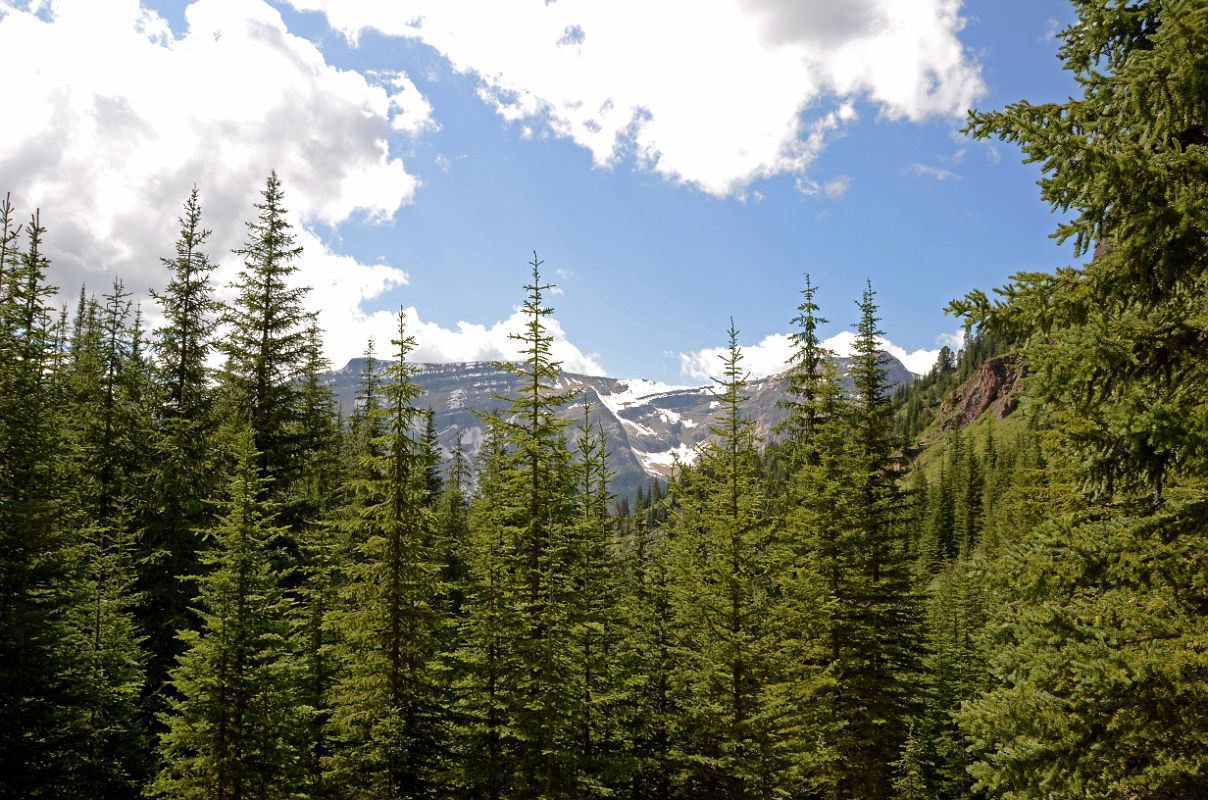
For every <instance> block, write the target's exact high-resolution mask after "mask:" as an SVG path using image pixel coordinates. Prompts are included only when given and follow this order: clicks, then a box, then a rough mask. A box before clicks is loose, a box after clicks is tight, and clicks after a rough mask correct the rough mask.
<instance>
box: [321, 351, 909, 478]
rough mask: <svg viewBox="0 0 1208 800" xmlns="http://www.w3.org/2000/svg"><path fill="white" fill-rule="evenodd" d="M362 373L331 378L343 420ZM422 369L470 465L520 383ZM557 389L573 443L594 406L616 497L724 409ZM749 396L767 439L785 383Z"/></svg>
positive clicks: (686, 454) (696, 439)
mask: <svg viewBox="0 0 1208 800" xmlns="http://www.w3.org/2000/svg"><path fill="white" fill-rule="evenodd" d="M845 367H846V364H845V363H844V360H843V359H840V362H839V369H840V374H845V372H846V370H845ZM364 369H365V359H363V358H354V359H353V360H351V361H349V362H348V364H347V365H346V366H345V367H344V368H343V369H339V370H335V371H333V372H330V373H328V374H327V376H326V378H327V382H328V384H329V385H330V386H331V388H332V390H333V391H334V392H335V394H336V397H337V399H338V400H339V404H340V410H341V411H342V412H343V413H344V414H345V415H348V414H350V413H351V412H352V410H353V404H354V401H355V397H356V393H357V385H358V383H359V381H360V378H361V375H362V373H363V372H364ZM417 370H418V371H417V374H416V376H415V380H416V383H418V384H419V385H420V387H421V388H423V390H424V393H425V397H424V398H423V400H422V401H421V404H422V405H427V406H430V407H431V408H432V410H433V412H434V422H435V425H436V430H437V434H438V437H439V440H440V444H441V448H442V449H443V450H444V454H445V456H446V458H450V457H451V456H452V453H453V448H454V447H455V446H456V442H457V438H458V436H460V437H461V439H462V447H463V449H464V451H465V453H466V456H467V457H468V458H469V459H470V462H471V464H473V462H474V460H475V458H476V457H477V455H478V452H479V450H480V448H481V447H482V441H483V436H484V433H485V430H484V425H483V423H482V420H481V419H480V418H479V416H478V414H479V413H484V412H491V411H498V410H502V409H504V408H506V407H507V406H508V400H507V399H506V398H508V397H510V396H512V395H513V394H515V393H517V392H519V391H520V390H521V388H522V387H521V380H520V378H518V377H517V376H515V375H512V374H510V373H507V372H504V371H502V370H499V369H496V368H495V367H494V366H493V365H492V364H490V363H486V362H470V363H457V364H420V365H417ZM885 371H886V379H887V381H888V382H889V383H890V385H891V386H897V385H899V384H901V383H907V382H909V381H911V380H913V376H912V375H911V374H910V373H909V372H908V371H907V370H906V368H905V367H904V366H902V364H901V363H900V362H898V361H897V360H896V359H893V358H892V357H890V356H886V362H885ZM558 390H559V391H575V392H578V397H577V399H576V400H574V401H573V402H572V403H571V404H568V405H567V407H566V408H565V409H564V410H563V413H562V414H561V415H560V416H561V417H562V418H563V419H565V420H567V421H568V422H569V423H570V425H569V426H568V428H567V430H568V434H569V435H570V436H571V438H572V440H573V439H574V438H575V437H576V436H577V434H576V433H575V426H577V425H578V424H580V423H581V422H582V420H583V404H584V403H587V404H588V405H589V409H590V414H591V421H592V424H593V426H594V425H595V424H597V423H598V424H600V425H601V426H602V427H603V429H604V434H605V436H606V437H607V440H608V446H609V466H610V468H611V470H612V473H613V481H612V491H613V493H614V494H616V495H617V496H618V497H629V496H631V495H632V494H633V493H634V492H635V491H636V490H637V487H638V486H640V485H642V484H644V483H647V482H649V481H650V479H651V478H654V477H665V476H667V475H668V474H669V473H670V472H671V468H672V465H673V464H674V463H675V462H676V461H677V460H678V461H679V462H681V463H689V464H690V463H692V461H693V460H694V459H695V458H696V456H697V453H698V450H697V448H698V447H699V446H700V445H701V444H703V443H704V442H705V441H706V439H708V437H709V435H710V428H711V427H712V426H713V425H715V424H716V422H717V418H718V415H719V414H720V413H721V404H720V403H718V401H717V399H716V398H715V397H714V395H713V393H712V391H711V387H708V386H697V387H673V386H666V385H663V384H658V383H654V382H652V381H645V380H625V379H620V378H608V377H602V376H594V375H576V374H573V373H565V374H563V375H562V376H561V378H559V381H558ZM746 394H747V396H748V397H749V398H750V399H749V400H748V402H747V403H746V404H745V406H744V409H745V413H746V415H747V417H748V418H750V419H753V420H754V421H755V429H756V431H757V432H758V434H759V435H761V436H763V437H768V436H770V435H771V433H772V431H773V428H774V427H775V425H776V423H778V422H779V421H780V420H782V419H783V418H784V412H783V410H781V409H780V408H778V407H777V401H779V400H781V399H783V398H784V397H785V382H784V379H783V377H782V376H775V377H772V378H765V379H762V380H756V381H751V383H750V384H749V385H748V387H747V390H746ZM476 412H477V413H476Z"/></svg>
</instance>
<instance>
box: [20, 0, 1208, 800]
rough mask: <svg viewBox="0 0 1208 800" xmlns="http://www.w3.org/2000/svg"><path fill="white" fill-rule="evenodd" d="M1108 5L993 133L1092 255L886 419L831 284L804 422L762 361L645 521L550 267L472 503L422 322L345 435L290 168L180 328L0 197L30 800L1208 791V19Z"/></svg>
mask: <svg viewBox="0 0 1208 800" xmlns="http://www.w3.org/2000/svg"><path fill="white" fill-rule="evenodd" d="M1076 8H1077V11H1078V21H1077V22H1076V23H1075V24H1074V25H1073V26H1072V27H1071V28H1070V29H1069V30H1067V31H1066V32H1065V33H1064V34H1063V37H1064V39H1063V41H1064V45H1063V50H1062V56H1063V58H1064V60H1065V63H1066V65H1067V67H1069V68H1070V69H1071V70H1072V71H1073V72H1074V74H1075V75H1076V77H1077V78H1078V80H1079V82H1080V85H1081V87H1082V92H1081V94H1080V96H1079V97H1077V98H1073V99H1070V100H1069V101H1068V102H1066V103H1063V104H1045V105H1032V104H1029V103H1027V102H1020V103H1018V104H1015V105H1012V106H1010V107H1009V108H1007V109H1006V110H1004V111H1000V112H989V113H977V114H974V115H973V116H972V117H971V121H970V129H971V131H972V132H973V133H974V134H975V135H978V136H998V137H1001V138H1003V139H1006V140H1009V141H1013V142H1017V143H1018V144H1019V145H1020V146H1021V147H1022V149H1023V151H1024V153H1025V155H1026V156H1027V157H1028V158H1029V159H1031V160H1034V161H1036V162H1038V163H1040V164H1041V166H1042V168H1043V170H1044V178H1043V180H1042V182H1041V192H1042V196H1043V197H1044V199H1046V200H1047V201H1049V202H1051V203H1052V204H1054V206H1056V207H1057V208H1059V209H1061V210H1063V211H1065V212H1067V220H1068V221H1067V222H1065V223H1063V224H1062V226H1061V228H1060V230H1059V231H1058V233H1059V235H1060V236H1062V237H1065V238H1069V239H1072V241H1073V243H1074V246H1075V252H1076V253H1079V254H1081V253H1083V252H1086V251H1087V250H1088V249H1089V248H1091V247H1092V246H1097V256H1096V257H1095V258H1094V259H1093V260H1092V261H1090V262H1089V263H1088V264H1087V265H1086V266H1084V267H1080V268H1069V269H1064V270H1061V271H1059V272H1057V273H1056V274H1053V275H1049V274H1039V273H1035V274H1033V273H1025V274H1021V275H1018V276H1015V277H1014V278H1013V279H1012V282H1011V283H1010V284H1009V285H1007V286H1005V287H1003V288H1002V289H1000V290H998V291H997V293H996V295H995V296H994V297H993V298H991V297H990V296H989V295H987V294H985V293H982V292H974V293H972V294H970V295H969V296H968V297H966V298H964V299H962V300H958V301H954V302H953V303H952V305H951V310H952V311H954V312H955V313H957V314H959V315H961V316H962V317H963V319H964V320H965V321H966V322H967V324H968V325H969V326H970V335H969V338H968V340H967V342H966V346H965V347H964V348H963V350H962V351H960V352H955V353H953V352H948V353H944V354H942V355H941V358H940V360H939V362H938V363H937V365H936V368H935V370H933V372H932V373H931V375H929V376H927V378H925V379H924V380H922V381H919V382H917V383H916V384H915V385H913V386H912V387H910V388H909V389H907V390H904V391H903V392H902V393H901V394H899V395H897V396H896V397H895V396H894V395H893V393H892V392H891V390H890V387H889V386H888V384H887V382H886V377H885V372H884V369H883V366H884V365H883V363H882V362H883V354H882V353H881V352H880V350H879V349H878V347H879V345H878V341H879V337H880V335H881V331H880V329H879V321H878V309H877V304H876V296H875V293H874V291H873V289H872V287H871V286H869V287H868V288H867V290H866V291H865V292H864V294H863V295H862V297H861V298H859V299H858V301H857V307H856V311H855V313H854V314H853V315H852V317H853V318H852V319H851V320H850V321H851V322H852V324H853V327H854V329H855V332H856V343H855V352H854V355H853V356H852V358H851V361H850V362H849V367H848V379H849V381H850V382H849V383H848V384H842V383H841V381H840V379H839V376H838V375H837V374H836V370H835V368H834V364H835V362H834V360H833V359H832V358H830V354H828V353H827V352H826V351H825V349H824V348H823V347H822V344H821V341H820V339H819V336H818V330H819V328H820V326H821V325H822V324H823V322H824V321H823V320H822V318H821V313H822V309H820V308H819V307H818V305H817V303H816V293H817V286H816V285H815V284H813V283H812V282H811V280H810V278H808V277H807V278H806V280H805V284H804V287H803V289H802V292H801V297H800V300H799V305H798V306H797V308H796V310H795V311H794V309H785V310H784V315H785V317H786V318H790V319H791V321H792V324H793V329H794V334H793V344H794V356H793V361H792V365H791V369H790V372H789V373H788V376H787V396H786V398H785V399H784V401H783V402H784V405H783V407H782V409H781V411H782V414H783V416H782V421H781V424H780V425H778V426H777V428H776V429H775V430H773V431H771V432H770V433H767V432H765V434H764V435H759V432H757V431H756V429H755V426H754V424H753V421H752V418H751V416H750V414H749V413H748V402H749V397H748V395H749V393H750V387H749V384H748V381H747V377H746V372H745V370H744V369H743V355H742V350H741V348H740V347H739V346H738V341H739V331H738V330H736V329H735V327H734V325H733V324H731V326H730V330H729V341H730V346H729V348H728V350H727V351H726V354H725V356H724V357H723V360H722V367H723V373H724V374H723V378H722V379H720V380H719V381H717V383H716V386H715V387H714V400H713V402H716V403H718V410H719V413H718V414H717V416H715V417H714V418H713V420H712V423H711V430H710V436H709V438H708V440H707V441H706V442H705V443H704V444H703V445H702V447H701V448H700V451H699V454H698V455H697V457H696V458H695V460H694V461H693V463H692V464H690V465H686V464H685V465H678V466H677V467H676V469H675V472H674V476H673V479H672V480H671V481H670V484H669V486H668V487H667V489H666V490H665V491H664V489H663V487H662V486H661V485H657V484H656V485H655V486H654V487H653V489H652V490H651V491H650V492H642V493H640V494H639V495H638V496H637V498H636V501H635V502H633V503H629V502H620V503H618V502H616V498H615V496H614V495H613V493H612V492H611V491H610V489H609V486H610V475H609V469H608V466H607V464H608V462H607V459H606V452H607V449H608V447H609V442H608V439H607V437H606V436H605V435H603V434H602V429H601V428H600V426H599V424H598V417H597V416H596V412H595V411H594V410H593V408H592V407H591V405H590V404H583V403H582V399H583V398H581V397H574V396H571V394H569V393H568V392H567V388H568V387H567V386H566V385H565V384H564V383H561V382H560V380H559V378H560V370H559V365H558V364H557V363H556V362H555V361H554V360H553V359H552V356H551V343H552V338H551V335H550V330H551V328H550V324H549V323H550V315H551V314H552V309H550V308H549V306H548V305H547V299H548V298H549V297H550V295H551V292H550V290H551V287H550V286H549V285H547V284H546V283H545V282H544V281H543V279H542V275H541V270H540V267H541V262H540V260H539V259H538V258H537V257H536V255H534V257H533V260H532V262H531V265H530V270H531V272H530V275H531V278H530V280H529V282H528V283H527V285H526V286H525V287H524V295H523V305H522V312H523V316H524V319H525V322H526V324H525V327H524V329H523V332H522V333H520V334H518V335H517V342H518V345H519V347H520V349H521V351H522V354H523V358H522V360H520V361H519V362H517V363H515V364H509V365H501V367H500V368H501V369H504V370H507V371H508V372H510V373H511V374H512V376H513V377H514V379H515V380H514V381H513V382H512V387H513V388H512V389H511V390H510V391H509V392H508V393H507V394H506V396H502V397H500V398H499V400H498V408H497V409H496V410H495V411H494V412H484V413H483V415H482V417H481V420H482V425H483V427H484V429H485V431H486V436H485V440H484V442H483V445H482V448H481V451H480V453H479V456H478V460H477V464H475V465H474V466H475V468H476V471H477V476H478V480H477V483H476V486H475V487H474V489H473V490H471V489H470V488H469V484H468V482H467V481H466V480H465V475H466V473H467V470H468V469H469V465H468V464H467V461H466V457H465V454H464V452H463V450H462V449H461V448H454V457H453V466H452V469H451V470H450V473H449V475H448V477H445V476H444V475H442V471H441V469H440V463H439V450H438V447H437V441H436V434H435V431H434V429H433V426H432V425H431V424H430V417H429V416H428V415H427V414H426V413H425V410H424V409H423V407H422V405H421V403H420V402H419V397H420V389H419V387H418V385H417V382H416V376H415V370H416V367H415V365H413V364H411V363H410V362H409V360H408V356H409V354H410V353H411V351H412V349H413V347H414V342H413V341H412V340H411V339H410V337H409V335H408V331H407V324H406V320H405V319H404V318H403V317H402V315H400V317H399V319H398V327H397V334H396V336H395V337H394V338H393V341H392V342H390V343H389V346H383V347H382V352H383V355H385V356H387V357H388V358H389V359H390V363H389V364H388V365H386V364H383V363H382V362H378V361H375V360H372V359H370V360H367V361H365V362H364V369H363V371H362V374H361V375H360V378H359V382H358V383H359V388H358V391H357V395H358V398H357V402H356V404H355V411H354V412H353V413H352V414H351V415H349V416H348V417H346V418H344V417H341V416H340V415H338V414H337V413H336V403H335V398H334V397H333V395H332V393H331V391H330V390H329V388H328V387H327V386H326V384H325V382H324V381H323V379H322V375H323V373H324V372H325V371H326V370H327V369H328V368H329V365H327V364H326V363H324V361H323V359H322V357H321V352H322V348H321V336H322V334H321V331H320V329H319V326H318V322H317V320H315V319H313V318H311V317H310V316H309V315H307V314H306V313H305V312H304V311H303V310H302V309H303V305H302V299H303V296H304V292H305V291H306V290H305V289H303V288H300V287H298V286H296V285H295V280H294V278H295V272H296V270H297V267H298V263H299V260H300V259H302V258H305V254H304V253H302V252H301V250H300V249H299V248H298V247H297V244H296V240H295V238H294V235H293V232H292V229H291V228H290V226H289V224H288V222H287V221H286V220H287V215H286V213H285V205H284V204H285V193H284V189H283V188H282V186H281V183H280V181H279V180H278V178H277V176H276V174H275V173H274V174H270V176H269V177H268V179H267V180H266V182H265V186H264V189H263V192H262V193H261V196H260V198H259V201H258V202H257V203H256V204H255V205H254V207H253V210H252V212H251V214H250V216H251V219H250V221H249V222H248V223H247V231H246V241H245V244H244V246H243V247H242V248H240V250H239V251H238V255H239V257H240V259H241V261H242V263H243V269H242V271H241V273H240V275H239V277H238V278H237V280H236V282H235V284H234V285H233V286H232V287H231V289H232V291H231V295H232V296H233V297H234V298H235V299H234V301H233V302H232V303H230V304H229V305H226V306H223V305H221V304H219V303H218V302H217V301H216V300H215V287H214V286H213V284H212V282H211V272H212V269H213V266H212V262H211V261H210V258H209V254H208V253H207V247H206V243H207V237H208V232H207V231H206V229H205V228H204V225H203V222H202V209H201V201H200V197H199V193H198V192H196V191H195V192H194V193H193V194H192V195H191V196H190V197H189V198H188V199H187V200H186V202H185V205H184V210H183V213H182V215H181V218H180V228H179V230H180V232H179V237H178V241H177V243H176V248H175V252H174V253H173V254H171V255H170V256H169V257H167V258H165V259H164V268H165V280H166V287H165V289H164V290H163V292H162V293H160V294H158V295H156V297H155V301H156V302H157V303H158V304H159V306H160V308H161V310H162V312H163V315H162V316H163V320H164V321H163V323H162V324H161V325H160V326H159V327H157V328H155V329H154V330H148V329H146V327H145V326H144V324H143V323H142V317H141V314H140V313H139V309H138V308H137V307H135V306H134V305H133V304H132V302H131V299H130V295H129V294H128V293H127V291H126V290H125V288H124V287H123V286H122V284H121V283H120V282H118V283H115V284H114V286H113V287H112V289H111V290H110V291H109V292H107V293H106V294H104V295H102V296H100V297H95V296H92V295H88V294H83V295H82V296H81V297H80V298H79V300H78V302H76V303H75V304H74V307H73V308H66V307H61V306H60V305H59V303H60V300H59V299H58V298H57V295H56V290H55V289H54V288H53V287H51V286H49V285H48V284H47V282H46V270H47V267H48V263H47V260H46V256H45V252H46V245H45V239H46V236H47V235H53V234H47V233H46V231H45V230H44V229H43V227H42V224H43V217H42V216H41V215H40V214H39V212H35V213H34V214H33V215H32V216H31V217H29V218H28V220H25V219H21V220H19V219H18V218H17V215H16V212H15V210H14V207H13V205H12V204H11V203H9V202H8V201H7V200H6V202H5V203H4V205H3V206H2V207H0V797H5V798H74V797H79V798H98V797H106V798H109V797H112V798H122V797H130V798H133V797H138V796H144V795H150V796H160V797H173V798H176V797H179V798H285V797H293V798H300V797H309V798H394V797H399V798H404V797H405V798H446V797H447V798H453V797H458V798H462V797H466V798H492V800H493V799H495V798H557V797H561V798H580V797H617V796H627V797H632V798H706V797H707V798H713V797H724V798H785V797H790V798H833V799H834V800H838V798H870V799H871V798H902V799H903V800H904V799H905V798H972V797H1000V798H1135V797H1146V798H1191V797H1201V796H1208V775H1205V773H1204V767H1203V764H1204V759H1205V755H1206V754H1208V719H1206V718H1205V714H1206V713H1208V712H1206V711H1205V709H1208V660H1206V657H1205V641H1206V627H1208V626H1206V625H1205V621H1206V619H1208V617H1206V615H1208V593H1206V588H1205V587H1206V586H1208V571H1206V567H1208V564H1206V561H1205V558H1206V556H1205V554H1206V553H1208V541H1205V530H1206V527H1205V523H1206V522H1208V497H1206V495H1205V477H1204V476H1205V472H1206V467H1208V464H1206V458H1208V456H1206V453H1208V448H1206V447H1205V442H1208V404H1206V403H1205V399H1204V392H1203V387H1204V386H1205V385H1206V380H1208V375H1206V374H1205V372H1206V369H1208V367H1206V364H1208V361H1205V353H1206V352H1208V292H1206V290H1205V277H1204V276H1205V268H1206V267H1208V263H1206V259H1205V253H1206V245H1208V206H1205V203H1204V198H1205V196H1208V194H1206V192H1205V189H1206V188H1208V149H1206V148H1208V139H1206V138H1205V135H1204V120H1205V119H1206V116H1205V114H1206V109H1205V98H1208V66H1206V65H1208V61H1206V60H1205V59H1204V58H1203V57H1202V54H1203V53H1204V52H1205V51H1206V50H1208V6H1204V5H1203V4H1202V3H1198V2H1189V1H1188V0H1171V1H1170V2H1157V0H1152V1H1151V2H1143V3H1136V4H1132V5H1127V6H1125V5H1121V4H1118V3H1102V2H1089V0H1086V1H1084V2H1078V3H1076ZM18 188H19V187H18ZM52 214H53V209H48V210H47V211H46V215H47V217H50V216H51V215H52ZM831 313H834V312H831ZM213 363H218V364H221V367H220V368H218V369H216V370H214V369H211V368H210V367H209V366H208V365H209V364H213ZM993 376H998V377H996V378H995V377H993ZM575 404H578V405H577V406H575ZM572 406H573V407H577V408H578V411H579V412H580V413H579V414H578V415H577V419H576V421H574V422H573V423H571V422H570V421H568V420H567V419H566V417H565V414H564V410H565V409H566V408H567V407H572ZM570 424H574V425H576V426H577V427H578V433H577V435H576V436H574V437H568V436H567V435H566V428H567V426H568V425H570Z"/></svg>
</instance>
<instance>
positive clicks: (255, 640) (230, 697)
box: [149, 431, 312, 800]
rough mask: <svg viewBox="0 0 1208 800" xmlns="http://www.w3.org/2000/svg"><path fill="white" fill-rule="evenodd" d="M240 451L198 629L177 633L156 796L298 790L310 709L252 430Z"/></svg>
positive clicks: (202, 591)
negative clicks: (179, 645)
mask: <svg viewBox="0 0 1208 800" xmlns="http://www.w3.org/2000/svg"><path fill="white" fill-rule="evenodd" d="M238 446H239V449H238V451H237V452H236V454H235V462H234V469H233V470H232V475H231V477H230V481H229V484H228V487H229V488H228V490H227V496H226V498H225V499H224V500H223V502H222V504H221V507H222V514H221V516H220V518H219V520H218V523H217V525H216V527H215V528H213V529H212V530H211V536H212V537H213V539H214V547H213V549H211V550H208V551H207V552H206V553H205V556H204V563H205V566H206V567H207V568H208V569H207V571H206V573H205V574H204V575H202V576H201V577H199V578H198V579H197V583H198V590H199V596H198V601H199V607H198V609H197V613H198V614H199V616H200V618H201V627H200V629H199V630H185V631H182V633H181V639H182V641H183V644H184V646H185V650H184V653H183V654H182V656H181V658H180V661H179V663H178V665H177V666H176V668H175V669H174V670H173V671H172V683H173V687H174V689H175V696H174V697H173V698H172V699H171V700H170V703H169V712H168V715H167V718H166V724H167V731H166V732H165V733H164V734H163V735H162V736H161V739H160V755H161V758H162V761H163V765H164V766H163V769H162V770H161V772H160V773H159V775H158V777H157V778H156V779H155V781H154V782H153V783H152V784H151V786H150V789H149V791H150V793H151V794H153V795H156V796H161V797H171V798H212V797H231V798H263V799H264V800H268V799H269V798H280V797H288V796H291V795H292V794H293V792H295V791H296V789H297V787H298V786H299V785H300V784H301V781H302V777H301V775H300V774H299V771H300V766H301V758H300V755H301V754H300V752H299V748H298V744H297V739H298V736H299V733H300V731H302V730H304V729H305V726H306V723H307V717H308V715H309V714H310V713H311V711H312V710H311V709H307V708H306V707H304V706H301V705H300V704H299V702H298V699H299V696H300V691H301V685H300V684H301V681H302V677H303V674H302V665H301V664H300V662H299V660H298V659H297V657H296V655H295V652H296V646H295V643H294V642H293V625H292V616H293V614H292V609H291V603H290V601H289V599H288V597H287V595H286V593H285V592H284V590H283V589H282V588H281V576H280V575H279V574H278V573H277V572H276V571H275V570H274V569H273V566H272V563H271V559H270V553H271V549H272V542H273V540H274V539H275V538H277V537H279V536H281V535H282V534H283V533H284V531H283V529H282V528H280V527H279V526H276V525H275V524H274V518H273V517H274V515H273V511H272V507H271V506H270V505H268V504H266V503H265V502H264V500H263V499H262V498H263V496H264V493H265V492H264V487H263V483H264V478H262V477H261V475H260V464H261V463H262V462H261V459H260V457H259V453H258V452H257V451H256V449H255V439H254V436H253V434H252V432H251V431H247V432H245V433H243V434H241V435H240V437H239V440H238Z"/></svg>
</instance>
